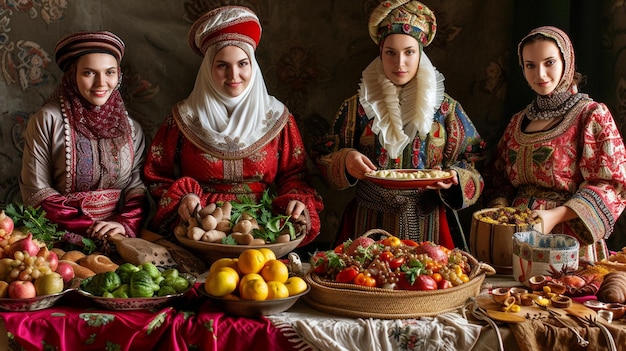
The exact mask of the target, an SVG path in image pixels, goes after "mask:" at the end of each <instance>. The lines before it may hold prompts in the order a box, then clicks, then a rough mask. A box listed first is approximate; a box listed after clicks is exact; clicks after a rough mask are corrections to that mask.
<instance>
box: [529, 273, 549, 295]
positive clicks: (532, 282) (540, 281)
mask: <svg viewBox="0 0 626 351" xmlns="http://www.w3.org/2000/svg"><path fill="white" fill-rule="evenodd" d="M547 282H548V279H547V278H546V276H545V275H535V276H532V277H530V279H528V285H529V286H530V289H531V290H532V291H541V290H542V289H543V286H544V285H546V283H547Z"/></svg>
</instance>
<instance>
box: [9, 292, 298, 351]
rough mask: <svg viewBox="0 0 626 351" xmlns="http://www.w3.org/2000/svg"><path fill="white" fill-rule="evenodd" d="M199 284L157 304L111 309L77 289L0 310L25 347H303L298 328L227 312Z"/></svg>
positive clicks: (14, 341) (14, 340)
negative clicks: (48, 301) (40, 304)
mask: <svg viewBox="0 0 626 351" xmlns="http://www.w3.org/2000/svg"><path fill="white" fill-rule="evenodd" d="M198 288H201V286H200V285H199V284H197V285H196V287H195V288H194V289H193V290H192V291H190V292H189V293H188V294H187V295H186V296H185V297H183V298H182V299H180V300H178V301H176V302H175V303H174V304H173V305H171V306H167V307H164V308H161V309H158V310H136V311H112V310H108V309H104V308H102V307H99V306H98V305H96V304H95V303H94V302H93V301H91V300H89V299H88V298H87V297H84V296H82V295H80V294H78V293H75V292H71V293H69V294H67V295H65V296H64V297H63V298H62V299H61V300H59V301H58V302H57V304H56V305H55V306H53V307H52V308H48V309H44V310H40V311H34V312H0V318H2V319H3V320H4V322H5V325H6V329H7V331H8V333H9V344H10V345H12V346H13V348H17V349H19V348H22V349H23V350H81V351H83V350H142V351H148V350H168V351H172V350H234V347H235V346H236V348H237V349H238V350H246V349H249V350H268V351H269V350H272V351H274V350H304V349H308V346H307V345H306V343H303V342H302V340H294V337H293V335H294V334H295V331H289V330H285V329H284V328H281V329H280V330H279V329H277V328H276V327H274V326H273V325H272V323H271V322H270V321H269V320H268V319H266V318H264V317H259V318H239V317H234V316H230V315H227V314H224V313H223V312H221V311H220V309H219V307H218V306H215V303H214V302H212V301H211V300H208V299H206V298H204V297H203V296H201V295H199V294H198V290H197V289H198Z"/></svg>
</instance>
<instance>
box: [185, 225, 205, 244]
mask: <svg viewBox="0 0 626 351" xmlns="http://www.w3.org/2000/svg"><path fill="white" fill-rule="evenodd" d="M205 232H206V231H205V230H204V229H202V228H200V227H190V228H189V229H188V230H187V237H188V238H189V239H193V240H195V241H198V240H200V239H202V236H203V235H204V233H205Z"/></svg>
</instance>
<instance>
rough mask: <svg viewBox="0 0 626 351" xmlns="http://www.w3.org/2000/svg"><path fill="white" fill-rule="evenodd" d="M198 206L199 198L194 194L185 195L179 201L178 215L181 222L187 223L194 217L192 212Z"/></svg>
mask: <svg viewBox="0 0 626 351" xmlns="http://www.w3.org/2000/svg"><path fill="white" fill-rule="evenodd" d="M198 206H200V197H198V195H196V194H187V195H185V196H184V197H183V199H182V200H180V205H178V215H179V216H180V218H181V219H182V220H183V221H185V222H189V219H190V218H192V217H194V211H195V210H196V207H198Z"/></svg>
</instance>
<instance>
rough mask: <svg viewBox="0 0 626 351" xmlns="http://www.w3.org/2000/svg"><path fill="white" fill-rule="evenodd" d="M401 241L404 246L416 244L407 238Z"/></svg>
mask: <svg viewBox="0 0 626 351" xmlns="http://www.w3.org/2000/svg"><path fill="white" fill-rule="evenodd" d="M402 243H403V244H404V245H406V246H417V242H415V241H414V240H409V239H402Z"/></svg>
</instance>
